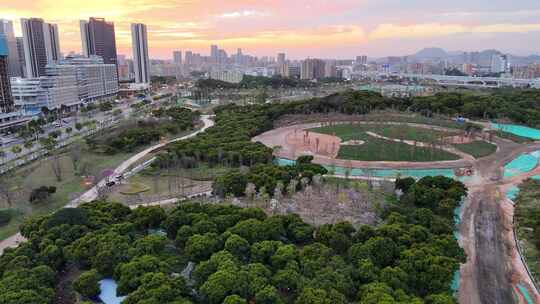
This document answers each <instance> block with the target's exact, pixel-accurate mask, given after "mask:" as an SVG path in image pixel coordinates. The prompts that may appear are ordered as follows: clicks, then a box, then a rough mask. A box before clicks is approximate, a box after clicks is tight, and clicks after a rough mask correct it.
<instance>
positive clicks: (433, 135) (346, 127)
mask: <svg viewBox="0 0 540 304" xmlns="http://www.w3.org/2000/svg"><path fill="white" fill-rule="evenodd" d="M310 131H313V132H317V133H323V134H334V133H335V134H336V136H338V137H339V138H341V139H343V140H344V141H347V140H351V139H361V140H368V139H370V138H373V137H371V136H369V135H368V134H366V133H365V132H368V131H370V132H373V133H376V134H378V135H382V136H384V137H388V138H395V139H403V140H416V141H418V142H425V143H431V142H439V141H440V140H441V138H444V137H448V136H453V135H457V134H458V132H459V131H458V130H456V131H455V132H445V131H440V130H432V129H425V128H419V127H413V126H409V125H406V124H402V125H395V124H377V123H370V124H343V125H335V126H327V127H322V128H316V129H311V130H310Z"/></svg>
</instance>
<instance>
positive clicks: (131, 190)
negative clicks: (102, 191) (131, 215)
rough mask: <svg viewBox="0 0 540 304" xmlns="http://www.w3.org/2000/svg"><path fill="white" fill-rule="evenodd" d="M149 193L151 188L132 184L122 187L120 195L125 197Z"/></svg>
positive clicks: (135, 183) (141, 184)
mask: <svg viewBox="0 0 540 304" xmlns="http://www.w3.org/2000/svg"><path fill="white" fill-rule="evenodd" d="M148 191H150V187H148V186H147V185H145V184H143V183H137V182H130V183H129V184H126V185H123V186H122V189H121V190H120V193H121V194H124V195H135V194H139V193H143V192H148Z"/></svg>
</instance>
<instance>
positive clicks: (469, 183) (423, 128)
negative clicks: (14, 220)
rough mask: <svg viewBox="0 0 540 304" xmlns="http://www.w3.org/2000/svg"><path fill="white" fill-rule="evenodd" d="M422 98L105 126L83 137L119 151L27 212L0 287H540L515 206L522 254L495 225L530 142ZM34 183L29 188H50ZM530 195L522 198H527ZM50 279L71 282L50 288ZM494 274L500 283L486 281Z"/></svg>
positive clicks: (254, 296)
mask: <svg viewBox="0 0 540 304" xmlns="http://www.w3.org/2000/svg"><path fill="white" fill-rule="evenodd" d="M454 97H455V96H454ZM454 97H452V96H445V95H442V96H439V97H438V99H439V100H445V99H450V100H451V99H452V98H454ZM460 98H464V99H467V98H468V97H466V96H465V97H464V96H461V97H460ZM424 102H429V99H428V100H425V99H423V100H413V101H410V100H393V99H385V98H382V97H381V96H380V95H376V94H371V93H358V92H347V93H342V94H338V95H332V96H328V97H326V98H321V99H313V100H308V101H301V102H290V103H276V104H254V105H247V106H246V105H242V106H239V105H224V106H220V107H217V108H215V109H213V114H214V115H213V116H209V115H201V117H200V119H201V121H202V124H201V122H197V119H194V117H191V116H190V115H188V114H189V113H187V112H184V111H180V110H178V109H174V110H172V111H170V112H166V111H165V112H164V113H169V114H163V113H161V112H163V111H158V112H157V113H155V114H153V116H156V115H157V116H162V115H167V116H171V117H172V118H170V119H169V118H167V119H166V120H164V121H162V122H161V123H160V124H159V125H162V126H163V129H162V130H163V132H168V131H167V130H171V128H168V127H166V125H167V123H170V122H171V121H174V119H175V118H174V117H180V116H177V114H181V118H179V121H178V122H179V123H178V125H184V123H183V122H186V121H191V122H193V125H191V126H190V127H189V128H187V129H186V130H184V131H182V130H177V131H174V132H171V133H170V134H169V138H167V139H166V140H160V136H161V135H162V134H163V133H161V134H160V133H154V129H156V128H155V127H156V125H155V124H146V123H145V124H139V125H138V126H137V128H133V127H132V128H129V127H128V128H124V129H119V130H118V133H110V134H107V133H105V134H103V137H98V138H95V139H92V140H90V142H87V143H86V144H87V145H90V146H92V147H94V149H91V150H92V151H99V153H98V154H97V155H109V156H114V157H113V158H111V161H112V159H115V157H116V156H118V159H116V160H115V162H116V163H112V164H106V163H103V165H104V166H110V169H108V170H109V171H108V174H107V176H106V177H103V178H102V179H101V180H100V179H98V180H96V181H94V182H92V183H91V184H90V185H89V187H90V188H87V189H86V190H85V191H84V190H83V192H82V193H81V195H78V196H77V198H76V199H75V200H69V204H68V205H67V207H68V208H63V209H60V210H59V211H57V212H54V213H52V214H51V213H50V212H49V213H46V212H43V213H42V214H41V216H38V217H32V218H26V219H25V221H24V223H23V225H22V226H21V236H22V237H24V238H25V239H26V240H27V242H22V243H21V244H20V245H19V247H17V248H14V249H6V251H5V253H4V255H2V257H0V272H2V271H3V269H2V268H1V267H3V265H7V264H10V263H14V262H16V261H19V260H25V259H26V257H27V256H28V255H29V254H30V255H33V254H37V255H39V256H40V258H39V259H38V260H35V261H32V262H31V263H29V264H24V263H22V264H21V265H20V270H19V271H18V272H17V273H12V272H5V274H4V278H3V279H2V280H0V287H2V286H7V287H5V288H6V291H7V292H6V293H5V294H4V295H3V296H4V297H8V296H9V297H16V296H17V294H16V293H14V292H13V290H11V289H9V286H8V285H5V284H7V283H2V282H8V280H9V281H18V282H21V283H20V284H21V286H31V284H38V285H39V286H40V288H42V289H41V291H42V292H41V297H45V298H47V299H53V298H54V299H59V297H61V298H63V299H64V298H65V299H68V298H71V297H73V296H76V295H77V296H81V297H82V298H83V299H95V297H96V296H98V295H99V294H100V289H102V288H104V289H105V288H107V292H108V293H110V292H111V291H110V288H111V286H113V287H112V288H113V289H112V290H113V291H112V292H113V293H114V294H116V295H118V297H121V299H124V301H125V303H137V302H138V301H142V300H149V301H154V302H155V301H158V302H159V300H157V299H158V297H157V296H158V294H160V299H166V300H165V301H168V300H172V299H176V300H179V299H180V300H181V301H183V302H181V303H247V301H248V300H249V301H257V303H259V302H260V303H281V302H283V303H312V301H314V299H318V298H320V299H324V301H326V302H324V303H349V302H351V301H358V302H359V303H370V302H369V299H388V300H389V301H394V302H396V301H397V302H398V303H399V301H401V302H406V303H455V301H457V299H459V301H460V302H461V303H476V302H477V301H478V299H487V298H490V299H497V300H496V301H502V302H504V301H505V300H508V299H510V298H514V299H516V298H517V300H518V302H519V303H528V302H527V299H536V298H537V297H538V294H537V292H536V289H535V286H534V284H535V283H534V281H533V280H534V279H533V276H531V275H530V272H535V271H537V270H535V269H537V268H536V266H535V265H534V264H531V269H530V270H529V269H527V266H526V262H523V260H521V258H520V257H522V256H523V257H524V259H525V261H529V260H532V261H534V260H535V258H536V257H537V251H536V250H534V246H536V245H535V241H534V235H532V234H530V233H528V231H529V230H528V229H530V227H531V226H534V225H535V223H534V222H531V219H530V217H529V216H528V212H527V211H516V213H518V214H519V223H522V224H520V225H518V234H517V235H519V236H520V237H521V238H525V239H524V240H528V241H526V242H525V243H524V244H525V245H526V247H525V248H524V254H523V255H522V254H521V253H520V250H522V249H523V248H521V247H518V246H517V242H516V234H515V233H514V231H513V230H512V229H508V227H511V226H512V222H513V213H514V208H515V206H514V204H515V203H514V201H515V202H519V201H520V200H521V197H520V194H516V193H518V192H519V188H518V192H516V189H515V187H517V186H518V185H520V184H522V182H524V181H528V180H530V179H533V178H534V177H536V176H538V175H540V167H539V166H538V164H539V157H540V153H539V152H538V151H540V144H539V143H538V142H535V138H534V137H532V136H530V133H526V132H525V133H523V132H520V131H519V130H520V129H516V128H511V127H510V126H511V125H510V124H509V122H512V121H510V120H504V119H502V120H501V121H500V123H499V124H493V123H492V122H490V121H489V120H486V119H484V118H483V117H478V116H476V115H467V117H468V118H467V119H461V117H460V116H459V115H457V113H456V112H455V109H453V108H448V110H445V111H447V112H446V113H444V114H443V113H441V114H431V115H426V113H425V111H426V109H425V108H421V107H420V106H421V105H422V107H425V105H424V104H423V103H424ZM452 102H454V101H452ZM467 102H469V101H467ZM442 104H444V102H443V103H442ZM400 107H403V108H402V109H401V108H400ZM415 108H418V112H415V111H413V109H415ZM420 108H421V109H420ZM460 112H461V111H460ZM531 129H534V128H531ZM134 132H135V133H134ZM111 134H114V135H111ZM134 134H136V135H134ZM138 135H141V137H140V138H141V139H145V138H147V137H146V136H148V137H149V138H150V139H149V140H142V141H140V142H139V141H134V140H133V138H134V137H136V136H138ZM107 136H110V137H107ZM120 139H121V140H120ZM132 145H133V146H132ZM124 148H125V150H124ZM64 157H67V158H66V160H67V161H68V162H69V155H65V156H64ZM126 158H127V160H126ZM95 162H96V163H99V164H100V165H101V163H100V162H101V161H100V160H96V161H95ZM46 168H48V169H49V170H50V168H49V167H48V166H47V167H46ZM49 172H50V171H49ZM119 177H122V179H121V180H119V179H118V178H119ZM51 178H54V175H53V174H51ZM110 181H115V184H114V185H112V184H110ZM528 182H530V181H528ZM51 183H52V182H51ZM108 184H110V185H111V186H110V187H109V186H108ZM527 185H529V184H527ZM40 186H54V184H50V185H40ZM36 187H37V185H36ZM530 188H531V186H529V187H528V188H524V189H523V195H525V194H527V193H528V192H530V191H531V190H530ZM36 189H38V190H39V191H37V192H36V193H35V195H34V196H35V197H36V198H40V197H42V196H46V195H47V193H49V190H50V191H51V192H52V188H50V187H45V188H42V187H39V188H36ZM104 189H107V191H104ZM190 189H191V191H192V192H189V191H190ZM528 189H529V190H528ZM59 191H63V190H62V189H60V188H58V187H57V189H56V192H55V193H52V194H51V195H52V196H53V197H55V196H56V195H58V193H59ZM190 193H195V194H197V193H204V195H203V196H207V195H210V196H211V197H210V198H205V197H197V198H193V197H192V196H191V195H190ZM510 193H513V195H516V196H510V195H509V194H510ZM524 197H525V196H524ZM531 197H533V195H532V194H529V195H528V196H526V197H525V198H526V199H527V200H526V201H525V203H523V206H522V208H526V210H530V208H534V204H533V203H531V199H532V198H531ZM51 202H56V200H51ZM64 202H65V201H64ZM56 204H58V206H61V204H62V202H57V203H56ZM518 206H519V205H518ZM518 208H519V207H518ZM518 210H520V209H518ZM471 227H472V228H473V229H471ZM63 231H65V232H63ZM37 242H39V243H40V244H44V245H45V244H50V245H48V246H46V247H40V246H39V245H37ZM32 244H35V245H32ZM53 244H54V245H53ZM113 247H114V248H119V250H111V248H113ZM531 248H532V250H531ZM480 252H491V253H492V254H491V255H490V256H489V257H484V256H482V258H481V259H480V258H478V257H479V255H480V254H479V253H480ZM322 261H324V262H322ZM328 261H330V262H328ZM500 261H506V263H500ZM529 264H530V263H529ZM412 265H423V266H422V267H413V266H412ZM45 266H46V267H49V268H44V267H45ZM113 269H114V271H112V270H113ZM45 270H46V271H47V273H46V274H45V273H42V272H43V271H45ZM488 270H489V271H488ZM51 273H61V280H60V281H61V284H67V285H66V286H72V288H73V289H69V288H67V289H66V288H60V289H58V286H59V285H58V284H57V282H56V281H55V280H53V279H51V276H49V275H50V274H51ZM22 275H24V276H25V277H24V278H23V277H21V276H22ZM329 277H331V278H333V279H332V283H330V282H328V280H327V278H329ZM46 278H49V279H46ZM245 278H251V279H249V280H245ZM291 278H292V279H291ZM253 282H258V283H257V284H255V285H252V283H253ZM351 282H352V283H351ZM259 283H260V284H259ZM496 283H497V284H503V285H504V286H506V287H507V288H505V289H496V290H494V289H493V288H489V286H492V285H493V284H496ZM2 284H4V285H2ZM156 284H157V285H159V286H164V287H165V288H166V289H167V292H165V293H161V291H162V290H161V291H159V290H157V289H156V288H155V286H157V285H156ZM62 286H63V285H62ZM70 288H71V287H70ZM189 288H194V289H196V290H197V292H198V295H197V296H193V295H192V294H190V293H189V292H188V291H187V290H188V289H189ZM51 289H53V290H52V291H51ZM24 290H28V288H26V287H24ZM103 291H104V290H101V292H103ZM33 296H36V297H38V295H35V294H34V293H32V292H29V297H33ZM35 299H38V298H35ZM41 299H42V298H40V300H36V301H37V302H36V303H45V302H44V301H46V300H43V301H42V300H41ZM475 301H476V302H475ZM66 303H68V302H66ZM150 303H153V302H150ZM156 303H157V302H156ZM375 303H376V302H375ZM533 303H534V302H533Z"/></svg>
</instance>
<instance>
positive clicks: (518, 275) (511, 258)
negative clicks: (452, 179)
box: [459, 139, 540, 304]
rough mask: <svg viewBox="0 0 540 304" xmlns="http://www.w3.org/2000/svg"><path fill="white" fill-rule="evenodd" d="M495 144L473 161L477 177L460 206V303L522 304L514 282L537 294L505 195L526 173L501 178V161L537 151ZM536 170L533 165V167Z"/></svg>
mask: <svg viewBox="0 0 540 304" xmlns="http://www.w3.org/2000/svg"><path fill="white" fill-rule="evenodd" d="M496 141H497V145H498V147H499V149H498V150H497V152H496V153H495V154H494V155H491V156H489V157H486V158H484V159H480V160H479V161H477V162H476V163H475V171H476V172H477V175H478V177H477V178H475V179H473V180H471V182H469V183H468V184H467V187H468V189H469V195H468V197H467V200H466V201H465V205H464V207H463V210H462V214H461V215H462V219H461V225H460V244H461V245H462V247H463V248H464V250H465V252H466V253H467V262H466V263H465V264H464V265H462V266H461V270H460V275H461V284H460V290H459V302H460V303H461V304H477V303H481V304H511V303H518V304H521V303H524V304H528V303H527V302H525V300H524V297H523V295H521V294H519V289H518V288H517V287H516V285H517V284H518V283H519V284H522V285H524V286H526V287H527V289H528V293H529V295H530V296H531V297H532V298H533V299H534V300H533V301H535V302H534V303H540V295H539V294H538V292H537V291H536V290H535V289H534V287H533V285H532V282H531V281H530V278H529V277H528V275H527V273H526V272H525V271H523V270H524V266H523V264H522V263H521V264H520V263H515V260H516V259H515V257H516V256H519V253H518V251H517V248H516V246H515V242H514V241H513V231H512V216H513V206H511V205H510V204H509V203H508V202H507V200H506V197H505V194H504V193H505V189H506V188H508V186H509V185H514V184H515V185H517V184H519V183H520V182H521V181H522V180H523V179H525V178H527V177H528V176H530V175H532V174H533V173H534V172H531V173H529V174H526V175H525V176H521V177H515V178H511V179H506V180H504V179H503V166H504V165H505V164H506V163H508V162H509V161H511V160H512V159H514V158H515V157H517V156H518V155H519V154H521V153H525V152H531V151H535V150H538V149H539V148H540V145H539V144H537V143H535V144H530V145H526V146H524V145H518V144H515V143H512V142H509V141H506V140H501V139H497V140H496ZM538 171H540V170H539V169H538V168H537V169H536V170H535V172H538Z"/></svg>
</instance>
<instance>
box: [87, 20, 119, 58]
mask: <svg viewBox="0 0 540 304" xmlns="http://www.w3.org/2000/svg"><path fill="white" fill-rule="evenodd" d="M80 27H81V42H82V51H83V54H84V56H86V57H89V56H91V55H97V56H100V57H101V58H103V61H104V62H105V64H117V63H118V62H117V56H116V38H115V34H114V23H112V22H106V21H105V19H103V18H90V20H89V21H85V20H81V21H80Z"/></svg>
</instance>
